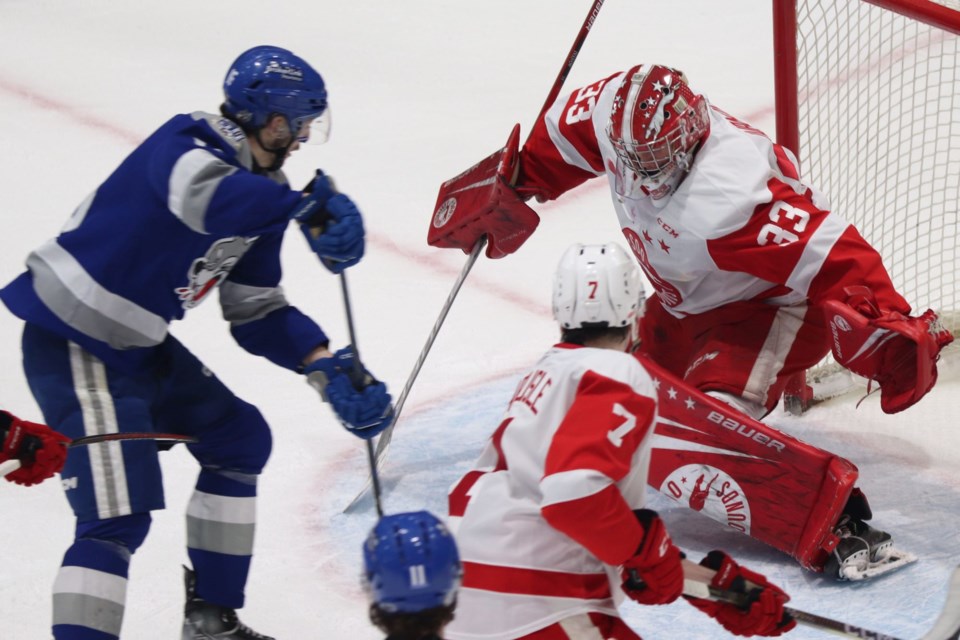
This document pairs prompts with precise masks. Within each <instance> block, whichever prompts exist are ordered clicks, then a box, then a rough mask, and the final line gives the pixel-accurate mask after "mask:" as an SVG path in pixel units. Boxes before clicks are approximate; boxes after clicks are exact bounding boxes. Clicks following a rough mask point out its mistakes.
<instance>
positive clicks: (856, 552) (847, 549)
mask: <svg viewBox="0 0 960 640" xmlns="http://www.w3.org/2000/svg"><path fill="white" fill-rule="evenodd" d="M834 534H836V536H837V537H838V538H840V541H839V542H838V543H837V547H836V548H835V549H834V550H833V552H832V553H831V554H830V556H829V557H828V558H827V562H826V564H825V565H824V567H823V572H824V575H826V576H829V577H832V578H834V579H836V580H866V579H868V578H875V577H877V576H880V575H883V574H885V573H889V572H891V571H896V570H897V569H899V568H901V567H903V566H905V565H908V564H910V563H911V562H914V561H916V559H917V557H916V556H915V555H913V554H911V553H906V552H904V551H900V550H899V549H896V548H895V547H894V546H893V538H891V537H890V534H889V533H887V532H886V531H881V530H880V529H874V528H873V527H871V526H870V525H868V524H867V523H866V522H864V521H863V520H860V519H859V518H856V517H854V516H851V515H849V514H844V515H842V516H841V517H840V520H839V521H838V522H837V525H836V527H835V528H834Z"/></svg>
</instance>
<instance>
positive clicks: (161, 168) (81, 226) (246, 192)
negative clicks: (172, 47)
mask: <svg viewBox="0 0 960 640" xmlns="http://www.w3.org/2000/svg"><path fill="white" fill-rule="evenodd" d="M252 167H253V159H252V156H251V153H250V147H249V144H248V142H247V140H246V136H245V134H244V133H243V131H242V130H241V129H240V128H239V127H237V125H236V124H234V123H233V122H231V121H230V120H228V119H226V118H223V117H221V116H218V115H212V114H207V113H200V112H196V113H193V114H181V115H177V116H174V117H173V118H172V119H170V120H169V121H168V122H167V123H166V124H164V125H163V126H161V127H160V128H159V129H158V130H157V131H156V132H154V133H153V134H152V135H151V136H150V137H149V138H148V139H146V140H145V141H144V142H143V143H142V144H141V145H140V146H139V147H137V149H136V150H134V151H133V152H132V153H131V154H130V155H129V156H128V157H127V158H126V159H125V160H124V161H123V163H122V164H121V165H120V166H119V167H118V168H117V169H116V171H114V173H113V174H112V175H111V176H110V177H109V178H107V180H106V181H105V182H104V183H103V184H101V185H100V187H99V188H98V189H97V190H96V191H95V192H94V193H93V194H91V195H90V196H89V197H88V198H87V199H86V200H85V201H84V202H83V203H81V205H80V206H79V207H78V208H77V209H76V210H75V211H74V212H73V215H72V216H71V217H70V219H69V220H68V222H67V224H66V226H65V227H64V228H63V229H62V231H61V233H60V235H59V236H58V237H56V238H54V239H52V240H50V241H49V242H47V243H46V244H44V245H42V246H41V247H39V248H38V249H36V250H35V251H33V252H32V253H30V255H29V257H28V258H27V271H26V272H24V273H23V274H21V275H20V276H19V277H18V278H16V279H15V280H14V281H13V282H11V283H10V284H8V285H7V286H6V287H5V288H4V289H3V290H2V292H0V298H2V300H3V302H4V303H5V304H6V305H7V307H9V308H10V310H11V311H12V312H13V313H14V314H16V315H17V316H19V317H20V318H21V319H23V320H25V321H27V322H30V323H33V324H35V325H38V326H40V327H43V328H45V329H47V330H49V331H52V332H54V333H57V334H59V335H61V336H63V337H65V338H67V339H69V340H71V341H73V342H76V343H77V344H79V345H80V346H82V347H83V348H85V349H86V350H88V351H90V352H91V353H93V354H94V355H96V356H97V357H99V358H100V359H101V360H103V361H104V362H105V363H106V364H107V365H109V366H113V367H117V368H119V369H121V370H123V371H126V372H134V371H136V370H137V369H139V368H140V367H142V366H145V365H149V364H151V363H152V360H153V359H154V358H155V349H154V347H156V346H157V345H159V344H160V343H162V342H163V341H164V339H165V338H166V336H167V331H168V325H169V323H170V322H171V321H173V320H177V319H180V318H182V317H183V315H184V313H185V312H186V311H187V310H188V309H190V308H192V307H194V306H196V305H198V304H200V303H201V302H202V301H203V300H205V299H206V298H207V297H208V296H209V294H210V293H211V292H212V291H213V290H214V289H215V288H218V287H219V289H220V303H221V306H222V309H223V315H224V318H225V319H226V320H228V321H229V322H230V323H231V332H232V333H233V336H234V337H235V339H236V340H237V342H238V343H239V344H240V345H241V346H242V347H244V348H245V349H246V350H247V351H250V352H251V353H254V354H257V355H262V356H265V357H267V358H269V359H270V360H271V361H273V362H275V363H277V364H279V365H281V366H284V367H287V368H289V369H295V368H296V367H297V366H299V365H300V362H301V359H302V358H303V357H304V356H305V355H306V354H307V353H309V351H310V350H312V349H313V348H315V347H317V346H319V345H321V344H323V343H325V342H326V341H327V338H326V336H325V335H324V333H323V331H322V330H321V329H320V327H319V326H317V324H316V323H315V322H313V321H312V320H310V319H309V318H308V317H306V316H305V315H304V314H302V313H301V312H300V311H298V310H297V309H296V308H295V307H293V306H291V305H289V304H288V303H287V301H286V299H285V298H284V295H283V290H282V289H281V287H280V275H281V268H280V246H281V242H282V239H283V233H284V230H285V229H286V226H287V222H288V217H289V214H290V212H291V211H292V210H293V209H294V207H295V206H296V205H297V203H298V202H299V201H300V198H301V194H300V192H298V191H294V190H292V189H290V187H289V186H287V184H286V178H285V176H284V175H283V173H282V172H279V171H278V172H274V173H271V174H268V175H257V174H255V173H253V172H252V170H251V168H252Z"/></svg>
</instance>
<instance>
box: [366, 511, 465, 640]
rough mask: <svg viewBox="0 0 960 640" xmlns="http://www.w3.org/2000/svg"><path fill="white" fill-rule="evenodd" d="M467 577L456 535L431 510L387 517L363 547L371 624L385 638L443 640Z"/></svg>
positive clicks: (374, 529)
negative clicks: (464, 577)
mask: <svg viewBox="0 0 960 640" xmlns="http://www.w3.org/2000/svg"><path fill="white" fill-rule="evenodd" d="M462 577H463V565H462V563H461V562H460V554H459V552H458V551H457V544H456V542H455V541H454V539H453V535H452V534H451V533H450V531H449V530H448V529H447V527H446V526H444V524H443V523H442V522H440V520H439V519H437V517H436V516H434V515H433V514H432V513H430V512H429V511H411V512H407V513H396V514H391V515H387V516H384V517H382V518H380V520H379V521H378V522H377V524H376V526H374V527H373V529H372V530H371V531H370V534H369V535H368V536H367V539H366V540H365V541H364V543H363V586H364V589H365V590H366V592H367V595H368V596H369V599H370V621H371V622H373V624H374V625H375V626H376V627H377V628H378V629H380V630H381V631H383V632H384V633H386V634H387V638H386V640H441V639H442V637H443V629H444V627H446V625H447V624H448V623H449V622H450V621H451V620H453V616H454V611H455V609H456V607H457V590H458V589H459V588H460V582H461V579H462Z"/></svg>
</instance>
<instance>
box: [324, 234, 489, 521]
mask: <svg viewBox="0 0 960 640" xmlns="http://www.w3.org/2000/svg"><path fill="white" fill-rule="evenodd" d="M486 243H487V237H486V236H483V237H481V238H480V239H479V240H477V243H476V244H475V245H474V246H473V250H472V251H471V252H470V257H469V258H467V262H466V264H464V265H463V269H461V270H460V275H459V276H458V277H457V281H456V282H454V283H453V289H452V290H451V291H450V294H449V295H448V296H447V301H446V302H444V303H443V308H442V309H441V310H440V315H439V316H438V317H437V321H436V322H435V323H434V324H433V329H431V330H430V335H429V336H427V343H426V344H425V345H423V349H422V350H421V351H420V355H419V357H417V361H416V362H415V363H414V365H413V371H411V372H410V376H409V377H408V378H407V383H406V384H405V385H403V391H401V392H400V396H399V397H398V398H397V401H396V402H395V403H394V405H393V420H391V421H390V426H388V427H387V428H386V429H384V431H383V433H381V434H380V437H379V438H378V439H377V450H376V452H375V453H372V452H370V451H372V450H368V452H370V475H369V476H368V477H367V482H366V484H364V485H363V488H362V489H361V490H360V493H358V494H357V495H356V496H355V497H354V498H353V500H351V501H350V504H348V505H347V506H346V507H345V508H344V510H343V511H344V512H347V511H349V510H350V509H352V508H353V506H354V505H355V504H357V502H359V500H360V498H362V497H363V495H364V494H365V493H366V492H367V487H369V486H371V484H374V483H376V484H375V486H374V490H375V491H376V492H377V493H376V494H375V495H374V498H375V499H376V505H377V510H378V512H379V510H380V499H379V481H380V478H379V475H378V470H379V468H380V463H381V462H382V461H383V458H384V456H386V455H387V447H388V446H390V440H391V439H392V438H393V430H394V428H395V427H396V426H397V420H398V419H399V418H400V412H401V411H403V405H404V403H405V402H406V401H407V395H408V394H409V393H410V389H411V388H412V387H413V382H414V380H416V379H417V375H419V373H420V369H421V368H422V367H423V362H424V360H426V359H427V354H428V353H430V348H431V347H432V346H433V342H434V340H436V339H437V334H438V333H440V327H441V326H442V325H443V321H444V320H445V319H446V317H447V312H449V311H450V307H451V306H453V301H454V300H455V299H456V297H457V294H458V293H459V292H460V287H461V286H463V281H464V280H466V279H467V275H468V274H469V273H470V270H471V269H472V268H473V265H474V263H475V262H476V261H477V258H478V257H479V256H480V252H481V251H482V250H483V247H484V245H485V244H486ZM368 442H369V441H368Z"/></svg>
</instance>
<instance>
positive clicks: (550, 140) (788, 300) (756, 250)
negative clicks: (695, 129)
mask: <svg viewBox="0 0 960 640" xmlns="http://www.w3.org/2000/svg"><path fill="white" fill-rule="evenodd" d="M622 79H623V74H622V73H620V74H615V75H613V76H610V77H609V78H605V79H603V80H600V81H598V82H596V83H594V84H591V85H588V86H586V87H583V88H581V89H579V90H577V91H575V92H573V93H572V94H570V95H568V96H566V97H560V98H559V99H558V100H557V101H556V102H554V104H553V105H552V106H551V107H550V108H549V109H548V110H547V111H546V112H545V113H544V115H543V117H542V118H541V119H540V120H539V121H538V122H537V123H536V124H535V125H534V128H533V131H532V132H531V134H530V138H529V140H528V141H527V143H526V144H525V145H524V147H523V149H522V150H521V153H520V175H519V178H518V180H517V184H516V187H517V189H518V191H519V192H520V193H521V194H523V195H525V196H536V197H537V199H538V200H541V201H544V200H552V199H554V198H557V197H559V196H560V195H561V194H563V193H565V192H566V191H569V190H570V189H573V188H575V187H577V186H578V185H580V184H582V183H584V182H585V181H587V180H589V179H591V178H594V177H599V176H606V177H607V180H608V182H609V186H610V191H611V195H612V197H613V204H614V207H615V208H616V211H617V217H618V219H619V222H620V226H621V228H622V230H623V234H624V236H625V237H626V239H627V241H628V243H629V245H630V248H631V249H632V250H633V252H634V254H635V255H636V258H637V261H638V262H639V263H640V266H641V267H642V268H643V270H644V272H645V274H646V276H647V278H648V279H649V281H650V283H651V284H652V285H653V287H654V288H655V289H656V291H657V295H658V297H659V299H660V300H661V302H662V303H663V306H664V308H665V309H666V310H667V311H668V312H669V313H671V314H672V315H674V316H675V317H678V318H683V317H685V316H688V315H693V314H699V313H704V312H706V311H709V310H711V309H715V308H717V307H720V306H723V305H725V304H730V303H734V302H738V301H742V300H762V301H764V302H768V303H770V304H777V305H789V304H795V303H800V302H803V301H804V300H809V301H811V302H813V303H814V304H820V303H822V302H824V301H825V300H829V299H833V300H843V299H845V298H846V294H845V293H844V292H843V289H844V287H847V286H850V285H851V284H858V285H866V286H869V287H870V288H871V289H872V290H873V292H874V294H875V295H876V297H877V300H878V302H879V303H880V306H881V308H882V309H883V310H889V311H899V312H901V313H904V314H908V313H909V312H910V306H909V305H908V304H907V303H906V301H905V300H904V299H903V298H902V297H901V296H900V295H899V294H898V293H897V292H896V291H895V289H894V287H893V284H892V283H891V281H890V277H889V276H888V275H887V271H886V270H885V268H884V267H883V265H882V262H881V259H880V256H879V255H878V254H877V252H876V251H875V250H874V249H873V248H872V247H871V246H870V245H869V244H868V243H867V241H866V240H864V239H863V238H862V237H861V236H860V234H859V233H858V232H857V230H856V229H855V228H854V227H853V226H851V225H850V224H849V223H848V222H847V221H846V220H845V219H844V218H843V217H842V216H841V215H839V214H838V213H836V212H833V211H831V210H830V205H829V203H828V202H827V200H826V198H825V197H824V196H823V195H821V194H820V193H818V192H817V191H816V190H815V189H814V188H813V187H812V186H811V185H809V184H807V183H806V182H805V181H804V180H803V178H801V176H800V173H799V169H798V168H797V166H798V165H797V162H796V158H795V157H794V156H793V154H792V153H791V152H790V151H789V150H788V149H786V148H784V147H782V146H780V145H778V144H774V143H773V142H772V141H770V139H769V138H767V137H766V135H764V134H763V133H762V132H761V131H759V130H757V129H755V128H753V127H751V126H750V125H748V124H746V123H744V122H740V121H739V120H737V119H735V118H734V117H732V116H730V115H728V114H726V113H724V112H723V111H721V110H719V109H717V108H716V107H713V106H711V107H710V109H709V117H710V131H709V134H708V135H707V137H706V139H705V140H704V141H703V143H702V146H701V148H700V149H699V150H698V151H697V152H696V153H697V155H696V158H695V159H694V161H693V163H692V167H691V169H690V171H689V173H688V174H687V175H686V177H685V178H684V179H683V181H682V182H681V183H680V185H679V186H678V187H677V189H676V191H675V192H674V193H673V194H672V195H670V196H669V197H666V198H663V199H661V200H659V201H657V202H656V203H655V202H654V201H653V200H652V199H651V198H649V197H647V196H646V195H645V194H644V193H643V191H642V189H641V188H640V187H639V185H637V184H636V182H635V179H634V178H632V177H627V178H625V177H623V176H622V175H621V173H622V172H618V168H617V156H616V153H615V151H614V149H613V146H612V144H611V143H610V140H609V138H608V136H607V133H606V128H607V125H608V123H609V121H610V113H611V107H612V103H613V100H614V97H615V94H616V92H617V87H618V86H619V85H620V83H621V81H622ZM631 175H632V174H631ZM878 188H882V186H880V187H878ZM658 205H659V206H658Z"/></svg>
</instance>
